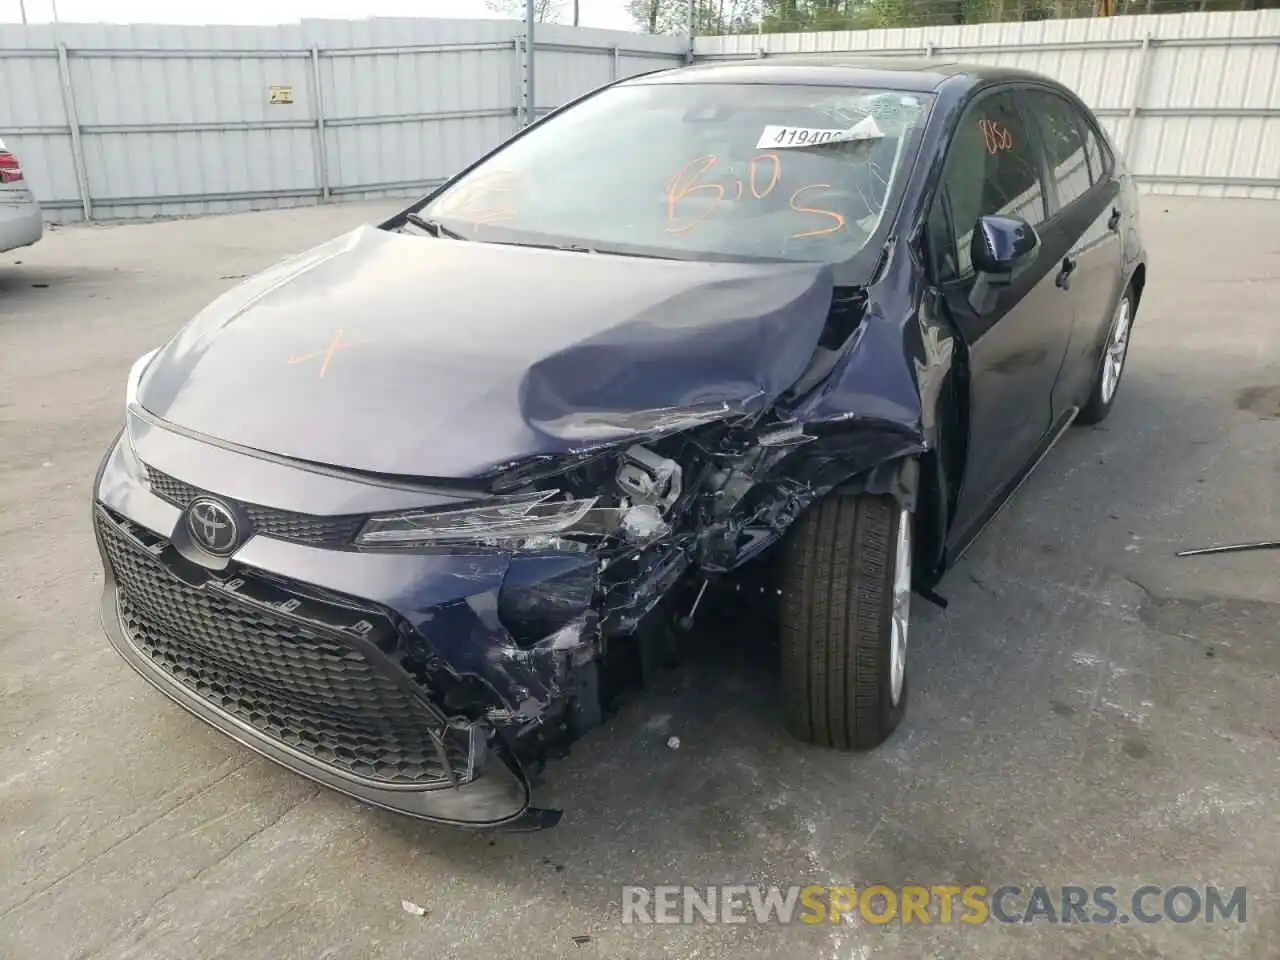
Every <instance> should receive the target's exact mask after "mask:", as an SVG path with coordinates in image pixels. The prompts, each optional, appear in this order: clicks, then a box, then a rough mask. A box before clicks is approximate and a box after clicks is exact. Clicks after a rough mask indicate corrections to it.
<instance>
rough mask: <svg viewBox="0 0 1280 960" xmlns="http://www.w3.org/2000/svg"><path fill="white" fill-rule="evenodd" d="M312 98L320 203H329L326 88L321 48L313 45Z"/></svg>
mask: <svg viewBox="0 0 1280 960" xmlns="http://www.w3.org/2000/svg"><path fill="white" fill-rule="evenodd" d="M311 83H312V86H313V87H314V92H313V93H312V96H313V98H314V100H315V105H316V106H315V110H316V159H317V160H318V161H319V171H320V202H321V203H328V202H329V144H328V142H327V140H326V137H325V133H324V87H322V86H321V85H320V48H319V47H318V46H316V45H315V44H314V43H313V44H312V45H311Z"/></svg>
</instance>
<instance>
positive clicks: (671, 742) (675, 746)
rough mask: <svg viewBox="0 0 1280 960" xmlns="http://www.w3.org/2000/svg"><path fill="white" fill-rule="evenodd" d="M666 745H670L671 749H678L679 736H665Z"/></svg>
mask: <svg viewBox="0 0 1280 960" xmlns="http://www.w3.org/2000/svg"><path fill="white" fill-rule="evenodd" d="M667 746H668V747H670V748H671V749H672V750H679V749H680V738H679V737H668V738H667Z"/></svg>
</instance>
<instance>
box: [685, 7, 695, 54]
mask: <svg viewBox="0 0 1280 960" xmlns="http://www.w3.org/2000/svg"><path fill="white" fill-rule="evenodd" d="M697 2H698V0H689V11H688V13H689V37H688V39H689V49H688V50H686V51H685V54H684V62H685V63H687V64H691V63H693V49H694V38H695V37H696V36H697V34H696V31H697V23H696V18H695V11H696V5H697Z"/></svg>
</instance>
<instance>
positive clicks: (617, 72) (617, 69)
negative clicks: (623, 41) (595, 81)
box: [609, 43, 622, 80]
mask: <svg viewBox="0 0 1280 960" xmlns="http://www.w3.org/2000/svg"><path fill="white" fill-rule="evenodd" d="M621 59H622V48H621V47H619V46H618V45H617V44H616V43H615V44H614V45H613V66H612V68H611V70H612V72H613V75H612V76H611V77H610V78H609V79H611V80H617V79H618V78H619V77H621V76H622V68H621V64H620V62H619V61H620V60H621Z"/></svg>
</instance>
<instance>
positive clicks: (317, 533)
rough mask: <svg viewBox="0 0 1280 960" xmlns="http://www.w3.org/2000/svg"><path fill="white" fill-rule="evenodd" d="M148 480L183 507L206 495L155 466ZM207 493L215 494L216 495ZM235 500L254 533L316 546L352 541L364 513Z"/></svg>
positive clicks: (164, 496)
mask: <svg viewBox="0 0 1280 960" xmlns="http://www.w3.org/2000/svg"><path fill="white" fill-rule="evenodd" d="M147 481H148V482H149V483H150V485H151V490H152V492H153V493H154V494H155V495H156V496H157V497H160V498H161V499H163V500H167V501H169V502H170V503H172V504H173V505H174V506H175V507H185V506H186V505H187V504H189V503H190V502H191V501H192V500H194V499H195V498H196V497H200V496H205V495H206V494H208V491H205V490H201V489H200V488H199V487H195V486H192V485H191V484H189V483H187V482H185V481H183V480H179V479H178V478H177V477H171V476H169V474H167V473H162V472H161V471H159V470H157V469H155V467H150V466H149V467H147ZM208 495H210V496H218V495H217V494H208ZM220 499H224V500H225V499H227V498H225V497H222V498H220ZM235 502H236V503H238V504H239V506H240V509H241V510H243V511H244V513H245V516H247V517H248V518H249V522H250V523H252V524H253V529H254V531H255V532H257V533H260V534H262V535H263V536H264V537H275V538H276V539H277V540H290V541H292V542H294V543H305V544H308V545H310V546H315V547H340V546H344V545H346V544H349V543H351V541H353V540H354V539H355V537H356V534H358V533H359V532H360V527H361V525H362V524H363V523H364V521H365V518H364V517H363V516H351V515H348V516H336V517H321V516H317V515H315V514H312V513H296V512H294V511H292V510H277V509H275V508H274V507H263V506H259V505H258V504H255V503H240V502H239V501H235Z"/></svg>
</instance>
